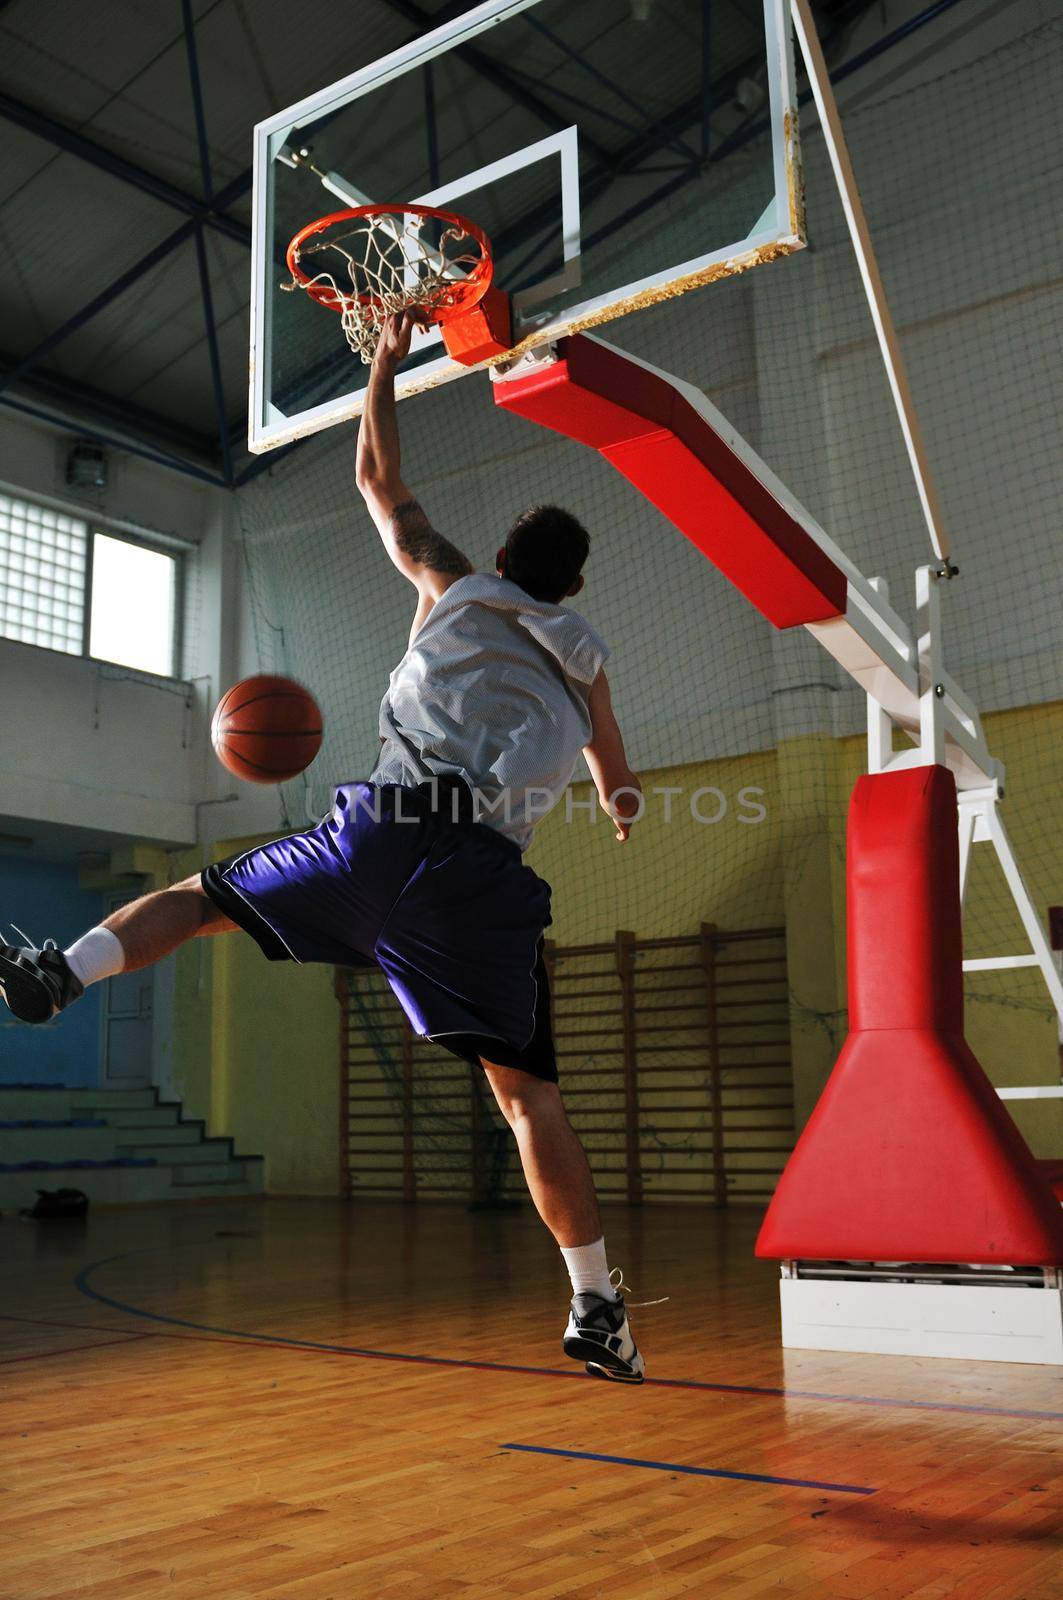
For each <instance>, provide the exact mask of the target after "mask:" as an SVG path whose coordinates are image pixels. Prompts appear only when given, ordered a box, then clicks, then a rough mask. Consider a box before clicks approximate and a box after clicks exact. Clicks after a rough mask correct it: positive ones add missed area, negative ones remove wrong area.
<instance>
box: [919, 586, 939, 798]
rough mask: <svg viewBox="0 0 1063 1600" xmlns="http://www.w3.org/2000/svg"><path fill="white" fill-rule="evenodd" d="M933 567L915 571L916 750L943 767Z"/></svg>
mask: <svg viewBox="0 0 1063 1600" xmlns="http://www.w3.org/2000/svg"><path fill="white" fill-rule="evenodd" d="M938 581H939V580H938V577H937V574H936V572H935V571H934V569H933V567H917V568H916V571H915V637H916V642H917V645H918V650H919V751H920V757H921V759H922V760H923V761H926V762H933V763H934V764H935V765H936V766H941V767H943V766H944V765H945V718H944V714H943V713H944V710H945V706H944V695H943V693H942V683H941V659H940V655H941V597H940V595H939V593H938Z"/></svg>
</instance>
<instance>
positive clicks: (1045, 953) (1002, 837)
mask: <svg viewBox="0 0 1063 1600" xmlns="http://www.w3.org/2000/svg"><path fill="white" fill-rule="evenodd" d="M983 815H984V817H985V822H986V827H987V829H988V831H989V837H990V839H991V840H992V842H993V848H994V850H995V851H996V853H997V860H998V861H999V862H1000V866H1001V870H1002V871H1003V873H1004V877H1005V878H1006V879H1007V884H1008V888H1009V889H1010V890H1011V897H1012V899H1013V900H1014V902H1015V909H1016V910H1017V911H1018V913H1019V916H1020V917H1021V918H1022V925H1023V928H1024V929H1025V930H1026V937H1027V938H1028V939H1029V941H1030V948H1031V950H1032V951H1033V954H1034V956H1035V957H1036V958H1037V965H1038V966H1039V967H1040V969H1041V975H1042V977H1043V978H1044V980H1045V987H1046V988H1047V990H1048V993H1049V995H1050V996H1051V999H1052V1004H1053V1005H1054V1006H1055V1008H1056V1016H1057V1017H1058V1018H1059V1021H1060V1023H1061V1024H1063V978H1061V977H1060V975H1059V968H1058V967H1057V966H1056V963H1055V959H1054V958H1053V955H1052V946H1051V945H1050V944H1049V942H1048V938H1047V935H1046V934H1045V930H1044V928H1043V926H1042V924H1041V919H1040V917H1039V916H1038V915H1037V910H1036V908H1035V906H1034V903H1033V897H1032V896H1031V894H1030V891H1029V889H1028V888H1027V887H1026V881H1025V879H1024V878H1023V875H1022V873H1021V872H1020V870H1019V863H1018V862H1017V861H1016V859H1015V852H1014V851H1013V849H1012V848H1011V840H1010V839H1009V837H1008V832H1007V829H1006V828H1005V826H1004V823H1003V821H1002V820H1001V816H1000V810H999V807H998V806H997V805H996V803H995V802H987V804H986V806H985V809H984V812H983Z"/></svg>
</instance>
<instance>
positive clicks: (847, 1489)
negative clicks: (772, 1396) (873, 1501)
mask: <svg viewBox="0 0 1063 1600" xmlns="http://www.w3.org/2000/svg"><path fill="white" fill-rule="evenodd" d="M502 1449H503V1450H523V1451H525V1452H527V1453H528V1454H530V1455H537V1456H570V1457H571V1458H572V1460H574V1461H605V1462H608V1464H609V1465H610V1466H614V1467H649V1468H651V1469H652V1470H653V1471H654V1472H683V1473H687V1474H689V1475H690V1476H691V1477H694V1478H733V1479H736V1480H737V1481H738V1482H739V1483H774V1484H781V1485H782V1487H783V1488H784V1489H827V1490H829V1491H830V1492H831V1493H832V1494H877V1493H878V1490H877V1489H867V1488H865V1487H864V1486H863V1485H861V1484H855V1483H820V1482H818V1481H817V1479H815V1478H776V1477H775V1476H774V1475H773V1474H772V1473H770V1472H732V1471H731V1469H730V1468H729V1467H688V1466H686V1465H685V1464H684V1463H683V1462H681V1461H642V1460H641V1459H640V1458H639V1457H638V1456H603V1455H599V1454H598V1453H597V1451H595V1450H556V1449H554V1448H553V1447H552V1446H550V1445H545V1444H504V1445H503V1446H502Z"/></svg>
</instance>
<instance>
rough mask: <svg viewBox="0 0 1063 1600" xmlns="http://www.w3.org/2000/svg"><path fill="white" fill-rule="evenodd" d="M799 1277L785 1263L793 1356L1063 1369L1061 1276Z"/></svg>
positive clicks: (785, 1338) (784, 1303)
mask: <svg viewBox="0 0 1063 1600" xmlns="http://www.w3.org/2000/svg"><path fill="white" fill-rule="evenodd" d="M799 1271H800V1268H799V1266H795V1265H794V1264H792V1263H784V1265H783V1276H782V1279H781V1281H780V1284H779V1305H780V1310H781V1313H782V1342H783V1345H784V1347H785V1348H787V1349H790V1350H848V1351H852V1352H856V1353H860V1354H864V1355H887V1356H941V1357H945V1358H948V1359H950V1360H956V1361H960V1360H964V1361H1021V1362H1036V1363H1040V1364H1042V1365H1045V1366H1063V1288H1061V1287H1060V1284H1059V1274H1058V1273H1055V1272H1052V1271H1046V1272H1045V1273H1044V1275H1043V1279H1042V1282H1041V1284H1040V1285H1038V1284H1036V1283H1026V1282H1023V1283H1020V1284H1015V1285H1011V1284H979V1283H976V1282H971V1283H963V1282H960V1283H921V1282H917V1281H907V1282H906V1281H900V1282H898V1281H892V1282H879V1283H876V1282H868V1281H857V1282H854V1281H851V1280H848V1279H837V1278H830V1277H814V1278H802V1277H800V1276H796V1275H792V1274H795V1273H797V1272H799ZM788 1274H791V1275H788Z"/></svg>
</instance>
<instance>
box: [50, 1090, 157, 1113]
mask: <svg viewBox="0 0 1063 1600" xmlns="http://www.w3.org/2000/svg"><path fill="white" fill-rule="evenodd" d="M67 1093H68V1094H69V1096H70V1103H71V1105H75V1106H77V1107H78V1108H79V1109H80V1108H81V1107H83V1106H92V1107H94V1108H96V1107H99V1108H101V1109H107V1110H110V1109H111V1108H112V1107H113V1108H116V1109H117V1108H119V1107H121V1108H125V1109H129V1108H131V1107H134V1106H154V1105H158V1103H159V1097H158V1095H157V1094H156V1093H155V1090H154V1089H68V1090H67Z"/></svg>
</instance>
